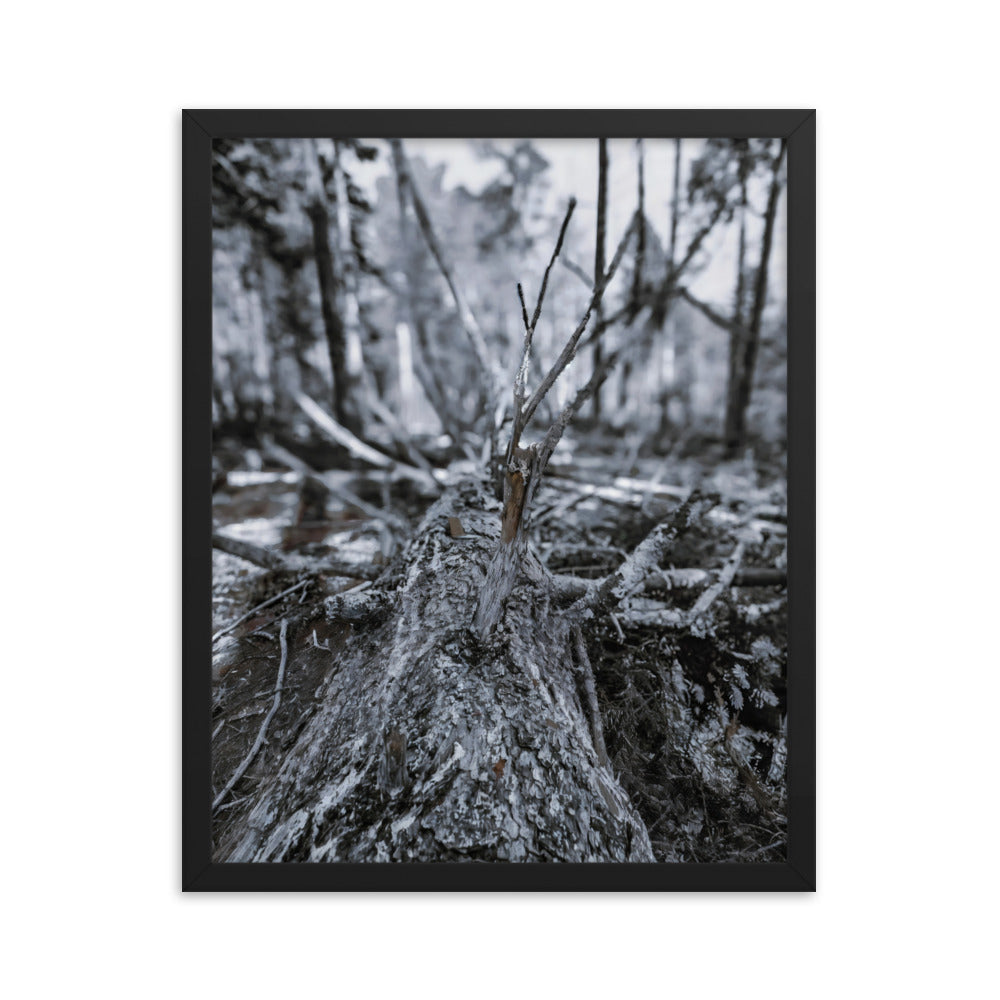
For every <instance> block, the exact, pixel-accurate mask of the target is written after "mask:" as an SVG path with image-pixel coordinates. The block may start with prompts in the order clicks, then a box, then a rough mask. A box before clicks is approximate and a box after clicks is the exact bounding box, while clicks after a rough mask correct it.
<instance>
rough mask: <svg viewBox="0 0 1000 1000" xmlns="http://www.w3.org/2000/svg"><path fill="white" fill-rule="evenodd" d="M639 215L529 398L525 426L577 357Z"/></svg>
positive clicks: (633, 217) (632, 222) (634, 218)
mask: <svg viewBox="0 0 1000 1000" xmlns="http://www.w3.org/2000/svg"><path fill="white" fill-rule="evenodd" d="M636 222H637V217H636V216H635V215H633V216H632V221H631V222H630V223H629V226H628V228H627V229H626V230H625V235H624V236H622V238H621V242H620V243H619V244H618V249H617V250H616V251H615V255H614V257H613V258H612V260H611V265H610V266H609V267H608V270H607V271H606V272H605V274H604V278H603V279H602V281H601V282H600V284H599V285H598V286H597V287H596V288H595V289H594V293H593V295H592V296H591V298H590V303H589V304H588V306H587V311H586V313H584V316H583V319H582V320H580V323H579V324H578V326H577V328H576V329H575V330H574V331H573V333H572V335H571V336H570V338H569V340H568V341H567V342H566V345H565V347H563V349H562V351H561V352H560V354H559V357H558V358H556V360H555V363H554V364H553V365H552V367H551V368H550V369H549V371H548V374H547V375H546V376H545V378H544V379H542V383H541V385H539V387H538V388H537V389H536V390H535V392H534V393H533V394H532V397H531V399H529V400H528V402H527V404H526V406H525V410H524V421H523V426H524V427H527V426H528V424H529V423H530V422H531V418H532V416H533V415H534V413H535V410H537V409H538V404H539V403H540V402H541V401H542V400H543V399H544V398H545V395H546V393H548V391H549V390H550V389H551V388H552V386H553V385H555V381H556V379H557V378H558V377H559V376H560V375H561V374H562V373H563V371H565V369H566V367H567V365H569V363H570V362H571V361H572V360H573V358H574V357H576V349H577V345H578V344H579V342H580V338H581V337H582V336H583V333H584V331H585V330H586V329H587V324H588V323H589V322H590V317H591V314H592V313H593V312H594V310H595V309H596V308H597V307H598V306H599V305H600V303H601V300H602V299H603V298H604V292H605V289H606V288H607V287H608V285H609V284H610V283H611V280H612V279H613V278H614V276H615V272H617V270H618V265H619V264H621V262H622V257H623V256H624V254H625V248H626V247H627V246H628V243H629V240H630V239H631V237H632V234H633V233H634V232H635V229H636Z"/></svg>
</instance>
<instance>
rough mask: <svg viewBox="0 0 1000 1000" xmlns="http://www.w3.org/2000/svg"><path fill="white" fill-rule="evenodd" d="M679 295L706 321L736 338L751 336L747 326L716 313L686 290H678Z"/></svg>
mask: <svg viewBox="0 0 1000 1000" xmlns="http://www.w3.org/2000/svg"><path fill="white" fill-rule="evenodd" d="M677 295H678V296H680V298H682V299H683V300H684V301H685V302H687V303H688V304H689V305H692V306H694V307H695V309H697V310H698V311H699V312H700V313H701V314H702V315H703V316H704V317H705V318H706V319H708V320H709V321H710V322H712V323H714V324H715V325H716V326H718V327H721V328H722V329H723V330H726V331H727V332H729V333H731V334H733V335H734V336H736V337H746V336H748V335H749V331H748V330H747V328H746V327H745V326H743V325H742V324H740V323H737V322H735V320H731V319H726V317H725V316H723V315H722V314H721V313H718V312H716V311H715V310H714V309H713V308H712V307H711V306H710V305H708V304H707V303H705V302H702V301H701V300H700V299H696V298H695V297H694V296H693V295H692V294H691V293H690V292H689V291H688V290H687V289H686V288H678V289H677Z"/></svg>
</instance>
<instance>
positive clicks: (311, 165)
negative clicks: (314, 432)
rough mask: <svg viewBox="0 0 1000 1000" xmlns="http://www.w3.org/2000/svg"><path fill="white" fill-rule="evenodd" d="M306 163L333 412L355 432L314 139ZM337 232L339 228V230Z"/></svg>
mask: <svg viewBox="0 0 1000 1000" xmlns="http://www.w3.org/2000/svg"><path fill="white" fill-rule="evenodd" d="M306 145H307V153H306V163H307V177H308V184H307V188H308V195H307V197H308V201H307V204H306V213H307V214H308V216H309V221H310V223H311V224H312V235H313V252H314V254H315V258H316V274H317V277H318V279H319V296H320V311H321V313H322V315H323V329H324V331H325V332H326V343H327V348H328V351H329V354H330V369H331V372H332V376H333V412H334V416H335V417H336V418H337V422H338V423H340V424H342V425H343V426H344V427H347V428H348V430H350V431H352V432H353V433H355V434H359V433H360V432H361V420H360V417H359V414H358V410H357V405H356V402H357V401H356V399H355V398H354V397H355V395H356V392H357V390H358V379H357V378H356V377H355V375H354V374H353V373H352V371H351V367H352V366H350V365H349V364H348V344H347V328H346V326H345V325H344V317H343V315H342V312H341V308H340V306H341V303H342V301H343V280H342V276H341V275H339V274H338V270H337V267H336V259H335V256H334V249H333V247H332V246H331V244H330V226H331V213H330V206H329V201H328V199H327V195H326V188H325V185H324V184H323V176H322V170H321V167H320V162H319V153H318V151H317V149H316V141H315V139H313V140H310V141H309V142H308V143H307V144H306ZM338 231H339V229H338Z"/></svg>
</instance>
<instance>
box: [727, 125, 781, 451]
mask: <svg viewBox="0 0 1000 1000" xmlns="http://www.w3.org/2000/svg"><path fill="white" fill-rule="evenodd" d="M784 155H785V140H784V139H782V140H781V146H780V147H779V149H778V154H777V156H775V158H774V165H773V168H772V173H771V187H770V190H769V191H768V196H767V209H766V211H765V213H764V236H763V239H762V241H761V250H760V264H759V265H758V267H757V275H756V279H755V281H754V297H753V308H752V310H751V313H750V324H749V327H748V329H747V335H746V337H745V338H743V339H742V350H741V352H740V357H739V359H738V361H737V365H736V368H737V373H738V378H737V380H736V383H735V385H734V387H733V391H732V393H731V394H730V396H729V406H728V407H727V412H726V448H727V451H728V452H729V454H730V455H735V454H736V453H738V452H739V450H740V449H741V448H742V447H743V445H744V443H745V442H746V414H747V407H748V406H749V405H750V394H751V391H752V389H753V376H754V369H755V368H756V366H757V349H758V347H759V345H760V325H761V319H762V318H763V315H764V305H765V303H766V301H767V269H768V263H769V261H770V257H771V246H772V244H773V242H774V219H775V216H776V215H777V211H778V197H779V196H780V194H781V161H782V159H783V158H784Z"/></svg>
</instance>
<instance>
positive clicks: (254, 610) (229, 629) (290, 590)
mask: <svg viewBox="0 0 1000 1000" xmlns="http://www.w3.org/2000/svg"><path fill="white" fill-rule="evenodd" d="M310 583H312V580H299V582H298V583H297V584H295V586H294V587H289V588H288V589H287V590H283V591H282V592H281V593H280V594H275V595H274V597H272V598H271V599H270V600H267V601H263V602H262V603H260V604H258V605H257V606H256V607H254V608H251V609H250V610H249V611H248V612H247V613H246V614H245V615H242V616H241V617H240V618H237V619H236V621H234V622H233V623H232V624H231V625H227V626H226V627H225V628H223V629H219V631H218V632H216V633H215V635H213V636H212V642H216V641H217V640H219V639H221V638H222V637H223V636H224V635H228V634H229V633H230V632H232V630H233V629H234V628H236V627H237V626H238V625H242V624H243V623H244V622H245V621H246V620H247V619H248V618H252V617H253V616H254V615H255V614H257V612H258V611H263V610H264V608H268V607H270V606H271V605H272V604H276V603H277V602H278V601H280V600H281V599H282V598H283V597H287V596H288V595H289V594H294V593H295V591H296V590H299V589H301V588H302V587H306V586H308V585H309V584H310Z"/></svg>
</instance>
